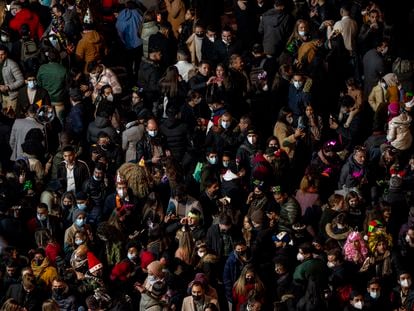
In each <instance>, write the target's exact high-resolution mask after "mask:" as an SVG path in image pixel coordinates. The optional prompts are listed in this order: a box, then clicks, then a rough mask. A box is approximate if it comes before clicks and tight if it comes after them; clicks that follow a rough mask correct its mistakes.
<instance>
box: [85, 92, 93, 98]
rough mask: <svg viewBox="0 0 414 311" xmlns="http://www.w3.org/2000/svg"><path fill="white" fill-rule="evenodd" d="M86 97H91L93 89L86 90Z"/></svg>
mask: <svg viewBox="0 0 414 311" xmlns="http://www.w3.org/2000/svg"><path fill="white" fill-rule="evenodd" d="M84 95H85V97H90V96H91V95H92V91H87V92H85V94H84Z"/></svg>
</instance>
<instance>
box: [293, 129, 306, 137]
mask: <svg viewBox="0 0 414 311" xmlns="http://www.w3.org/2000/svg"><path fill="white" fill-rule="evenodd" d="M303 134H305V133H304V132H303V130H302V129H300V128H297V129H296V130H295V134H294V136H295V138H299V137H302V136H303Z"/></svg>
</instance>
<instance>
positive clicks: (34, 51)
mask: <svg viewBox="0 0 414 311" xmlns="http://www.w3.org/2000/svg"><path fill="white" fill-rule="evenodd" d="M38 55H39V47H38V46H37V44H36V42H35V41H34V40H32V39H28V40H24V39H22V40H21V55H20V60H21V61H22V62H27V61H28V60H29V59H31V58H36V57H37V56H38Z"/></svg>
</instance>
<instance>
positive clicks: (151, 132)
mask: <svg viewBox="0 0 414 311" xmlns="http://www.w3.org/2000/svg"><path fill="white" fill-rule="evenodd" d="M157 133H158V132H157V131H148V135H149V136H151V137H155V136H157Z"/></svg>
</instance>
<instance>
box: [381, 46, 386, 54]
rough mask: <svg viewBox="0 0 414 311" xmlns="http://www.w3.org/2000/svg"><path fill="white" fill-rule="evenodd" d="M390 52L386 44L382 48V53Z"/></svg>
mask: <svg viewBox="0 0 414 311" xmlns="http://www.w3.org/2000/svg"><path fill="white" fill-rule="evenodd" d="M387 52H388V46H386V47H385V48H383V49H382V51H381V54H382V55H385V54H387Z"/></svg>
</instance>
